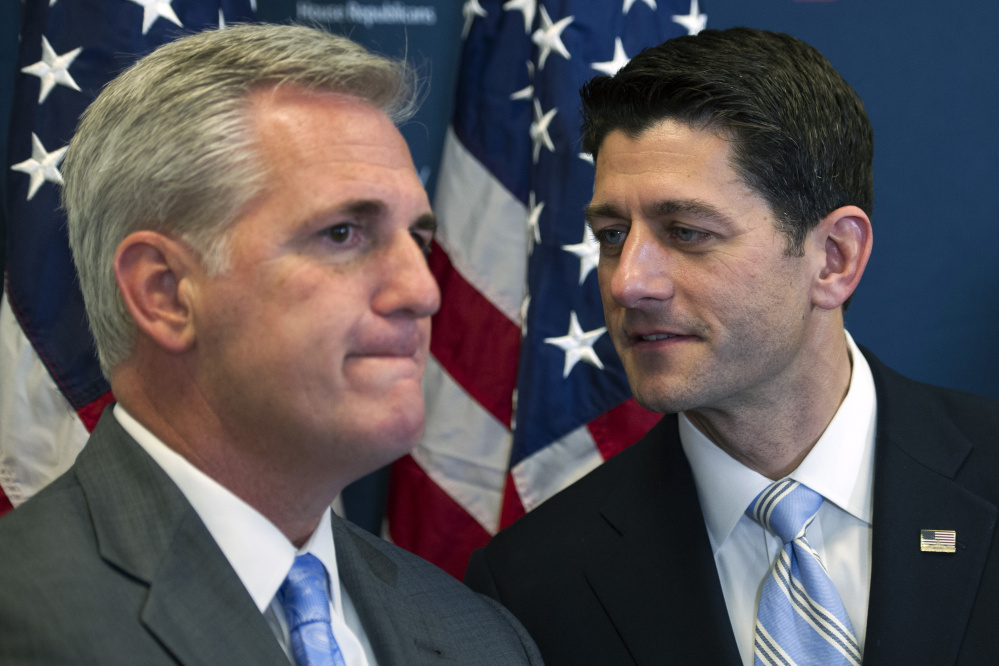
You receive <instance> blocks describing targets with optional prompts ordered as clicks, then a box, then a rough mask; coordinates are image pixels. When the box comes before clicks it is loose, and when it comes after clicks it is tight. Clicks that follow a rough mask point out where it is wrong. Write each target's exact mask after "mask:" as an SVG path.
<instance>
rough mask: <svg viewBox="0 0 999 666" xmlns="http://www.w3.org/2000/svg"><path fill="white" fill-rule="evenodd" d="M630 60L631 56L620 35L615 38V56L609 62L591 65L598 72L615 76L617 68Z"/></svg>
mask: <svg viewBox="0 0 999 666" xmlns="http://www.w3.org/2000/svg"><path fill="white" fill-rule="evenodd" d="M629 60H631V58H629V57H628V55H627V54H626V53H625V52H624V44H622V43H621V38H620V37H618V38H616V39H615V40H614V57H613V58H611V59H610V60H608V61H607V62H595V63H593V64H592V65H590V67H592V68H593V69H595V70H597V71H598V72H603V73H604V74H606V75H607V76H614V75H615V74H617V70H619V69H621V68H622V67H624V66H625V65H627V64H628V61H629Z"/></svg>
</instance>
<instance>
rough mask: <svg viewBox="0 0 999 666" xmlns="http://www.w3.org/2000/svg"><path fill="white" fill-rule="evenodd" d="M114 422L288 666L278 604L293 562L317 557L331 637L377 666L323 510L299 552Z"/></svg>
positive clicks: (153, 443)
mask: <svg viewBox="0 0 999 666" xmlns="http://www.w3.org/2000/svg"><path fill="white" fill-rule="evenodd" d="M114 416H115V418H116V419H118V422H119V423H120V424H121V426H122V427H123V428H124V429H125V431H126V432H127V433H128V434H129V435H131V436H132V438H133V439H135V441H136V442H138V443H139V446H141V447H142V448H143V449H145V451H146V452H147V453H148V454H149V455H150V456H151V457H152V459H153V460H155V461H156V463H157V464H158V465H159V466H160V467H162V468H163V471H164V472H166V474H167V476H169V477H170V479H171V480H172V481H173V482H174V483H175V484H177V487H178V488H180V491H181V492H182V493H183V494H184V497H186V498H187V501H188V502H190V503H191V506H193V507H194V510H195V511H196V512H197V514H198V516H199V517H200V518H201V520H202V522H203V523H204V524H205V527H207V528H208V531H209V532H210V533H211V535H212V538H214V539H215V542H216V543H217V544H218V546H219V548H220V549H221V550H222V553H223V554H224V555H225V556H226V559H228V560H229V564H230V565H231V566H232V568H233V570H235V572H236V575H237V576H239V579H240V581H242V583H243V585H244V586H245V587H246V591H247V592H249V593H250V597H252V599H253V601H254V603H256V604H257V608H258V609H259V610H260V612H261V613H263V614H264V618H265V619H266V620H267V623H268V624H269V625H270V627H271V630H272V631H273V632H274V635H275V636H276V637H277V639H278V642H279V643H280V644H281V647H282V648H284V651H285V654H287V655H288V659H289V660H290V661H291V663H295V659H294V656H293V655H292V652H291V640H290V636H289V633H288V623H287V621H286V620H285V615H284V609H283V608H282V607H281V603H280V602H279V601H278V599H277V591H278V588H280V587H281V584H282V583H283V582H284V579H285V578H286V577H287V575H288V572H289V571H291V566H292V564H293V563H294V561H295V557H296V556H298V555H301V554H304V553H312V554H313V555H315V556H316V557H317V558H318V559H319V561H320V562H322V563H323V566H325V567H326V571H327V572H328V574H329V577H328V581H327V582H328V584H329V585H328V589H327V591H326V592H327V597H328V599H329V601H330V618H331V622H330V624H331V625H332V627H333V636H334V638H336V642H337V644H338V645H339V646H340V650H341V652H342V653H343V657H344V660H345V662H346V663H347V665H348V666H377V662H376V661H375V657H374V653H373V651H372V649H371V644H370V642H369V640H368V636H367V634H366V633H365V632H364V628H363V627H362V626H361V621H360V618H359V617H358V615H357V610H356V609H355V608H354V604H353V602H352V601H351V599H350V595H348V594H347V591H346V590H345V589H342V587H341V585H340V578H339V574H338V570H337V564H336V550H335V546H334V544H333V531H332V527H331V525H330V509H326V512H325V513H324V514H323V517H322V519H321V520H320V521H319V526H318V527H317V528H316V531H315V532H313V534H312V536H311V537H310V538H309V540H308V541H307V542H306V543H305V544H304V545H303V546H302V547H301V548H299V549H296V548H295V546H294V544H292V543H291V541H289V540H288V538H287V537H286V536H285V535H284V534H283V533H282V532H281V530H279V529H278V528H277V527H276V526H275V525H274V524H273V523H272V522H270V521H269V520H268V519H267V518H265V517H264V516H263V515H262V514H261V513H259V512H258V511H257V510H256V509H254V508H253V507H251V506H250V505H249V504H247V503H246V502H244V501H243V500H241V499H240V498H239V497H237V496H236V495H234V494H233V493H232V492H230V491H229V490H228V489H227V488H225V487H224V486H222V485H221V484H220V483H218V482H217V481H215V480H214V479H212V478H211V477H209V476H208V475H207V474H205V473H204V472H202V471H201V470H199V469H198V468H197V467H195V466H194V465H192V464H191V463H190V462H189V461H188V460H187V459H186V458H184V457H183V456H181V455H180V454H178V453H177V452H176V451H174V450H173V449H171V448H170V447H168V446H167V445H166V444H164V443H163V442H162V441H161V440H160V439H159V438H158V437H156V436H155V435H154V434H152V433H151V432H149V430H147V429H146V428H145V427H144V426H143V425H142V424H141V423H139V422H138V421H136V420H135V419H134V418H133V417H132V416H131V415H130V414H129V413H128V412H127V411H125V409H124V408H123V407H122V406H121V405H115V407H114Z"/></svg>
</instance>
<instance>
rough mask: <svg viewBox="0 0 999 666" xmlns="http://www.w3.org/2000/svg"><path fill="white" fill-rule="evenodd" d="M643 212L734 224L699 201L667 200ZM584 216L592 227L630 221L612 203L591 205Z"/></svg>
mask: <svg viewBox="0 0 999 666" xmlns="http://www.w3.org/2000/svg"><path fill="white" fill-rule="evenodd" d="M643 212H644V213H645V214H646V215H648V216H650V217H656V218H662V217H670V216H673V215H677V216H683V217H692V218H698V219H702V220H709V221H713V222H716V223H718V224H724V225H727V226H730V225H731V224H732V220H731V218H729V216H728V215H726V214H725V213H723V212H722V211H720V210H719V209H718V208H716V207H714V206H712V205H711V204H709V203H707V202H704V201H701V200H699V199H665V200H663V201H657V202H655V203H653V204H650V205H648V206H646V207H645V210H644V211H643ZM583 216H584V217H585V218H586V223H587V224H589V225H590V226H593V223H594V222H595V221H596V220H622V221H628V220H629V219H630V216H628V215H626V214H625V213H624V212H623V211H622V210H621V209H619V208H618V207H617V206H615V205H614V204H611V203H600V204H590V205H588V206H586V208H584V209H583Z"/></svg>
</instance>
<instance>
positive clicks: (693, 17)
mask: <svg viewBox="0 0 999 666" xmlns="http://www.w3.org/2000/svg"><path fill="white" fill-rule="evenodd" d="M673 22H674V23H679V24H680V25H682V26H683V27H684V28H686V29H687V34H688V35H696V34H697V33H699V32H700V31H701V30H704V28H705V27H707V25H708V15H707V14H702V13H701V8H700V6H699V5H698V4H697V0H690V13H689V14H673Z"/></svg>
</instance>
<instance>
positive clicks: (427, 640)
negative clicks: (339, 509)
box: [333, 516, 456, 666]
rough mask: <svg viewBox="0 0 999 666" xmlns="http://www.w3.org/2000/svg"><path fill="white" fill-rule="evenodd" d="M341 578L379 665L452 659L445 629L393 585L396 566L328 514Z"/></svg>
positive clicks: (438, 663)
mask: <svg viewBox="0 0 999 666" xmlns="http://www.w3.org/2000/svg"><path fill="white" fill-rule="evenodd" d="M333 539H334V542H335V543H336V561H337V568H338V569H339V575H340V580H341V581H342V583H343V586H344V588H345V589H346V590H347V591H348V592H349V594H350V598H351V601H352V602H353V604H354V608H355V609H356V610H357V614H358V617H359V618H360V620H361V625H362V626H363V627H364V631H365V632H366V633H367V635H368V640H369V641H370V643H371V646H372V649H373V650H374V652H375V657H376V659H377V660H378V663H379V664H380V665H381V666H391V665H393V664H399V665H400V666H403V665H405V666H410V665H412V666H419V665H421V664H428V665H431V664H433V665H443V664H450V663H456V662H454V661H453V659H451V658H450V657H449V656H448V653H449V652H450V650H449V648H450V645H449V644H448V642H447V641H448V636H449V631H448V629H447V628H446V627H442V626H440V625H439V623H438V622H437V620H436V619H435V618H433V617H429V616H427V615H426V614H425V613H421V612H420V611H419V610H418V609H417V608H415V607H414V606H413V604H412V603H411V602H410V600H409V597H407V596H406V595H405V594H403V593H402V592H401V591H400V590H399V587H398V577H399V567H398V565H397V564H396V563H395V562H393V561H392V560H391V559H389V558H388V557H387V556H386V555H385V554H384V553H382V552H380V551H379V550H378V549H376V548H375V547H374V546H373V545H371V544H370V543H368V542H367V541H365V540H364V539H363V538H361V537H360V536H358V535H356V534H354V532H353V531H352V530H351V529H350V527H348V526H347V525H346V523H345V522H344V521H343V520H341V519H339V518H337V517H336V516H334V517H333Z"/></svg>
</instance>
